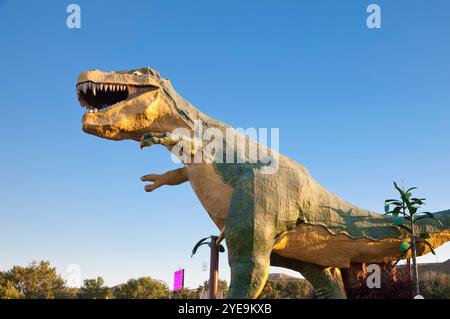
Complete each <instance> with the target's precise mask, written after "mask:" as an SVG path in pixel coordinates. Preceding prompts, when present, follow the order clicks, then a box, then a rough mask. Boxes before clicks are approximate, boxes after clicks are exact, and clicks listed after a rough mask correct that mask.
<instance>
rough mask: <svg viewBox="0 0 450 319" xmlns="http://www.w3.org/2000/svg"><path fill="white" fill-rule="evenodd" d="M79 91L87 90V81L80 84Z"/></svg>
mask: <svg viewBox="0 0 450 319" xmlns="http://www.w3.org/2000/svg"><path fill="white" fill-rule="evenodd" d="M81 91H83V93H86V91H87V83H83V84H81Z"/></svg>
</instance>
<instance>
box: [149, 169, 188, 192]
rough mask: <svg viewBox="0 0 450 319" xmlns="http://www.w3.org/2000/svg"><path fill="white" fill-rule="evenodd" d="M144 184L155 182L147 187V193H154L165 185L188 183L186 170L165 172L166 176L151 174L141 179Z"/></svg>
mask: <svg viewBox="0 0 450 319" xmlns="http://www.w3.org/2000/svg"><path fill="white" fill-rule="evenodd" d="M141 181H143V182H153V183H152V184H148V185H145V187H144V189H145V191H146V192H152V191H154V190H155V189H157V188H158V187H160V186H163V185H170V186H174V185H180V184H182V183H184V182H187V181H188V178H187V173H186V168H185V167H183V168H178V169H175V170H172V171H168V172H165V173H164V174H160V175H159V174H149V175H144V176H142V177H141Z"/></svg>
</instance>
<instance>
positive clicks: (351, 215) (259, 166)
mask: <svg viewBox="0 0 450 319" xmlns="http://www.w3.org/2000/svg"><path fill="white" fill-rule="evenodd" d="M77 95H78V99H79V102H80V104H81V106H83V107H86V108H87V112H86V113H85V114H84V115H83V120H82V123H83V130H84V131H85V132H86V133H89V134H93V135H96V136H99V137H102V138H106V139H111V140H125V139H131V140H135V141H141V146H150V145H153V144H161V145H164V146H165V147H167V148H168V149H169V150H170V151H172V152H174V150H173V149H174V145H175V144H176V142H179V141H181V140H183V139H185V140H189V139H192V138H193V134H194V125H195V123H200V125H201V126H202V127H203V128H215V129H216V130H219V132H225V130H227V129H229V128H230V127H229V126H227V125H225V124H223V123H221V122H218V121H216V120H214V119H212V118H210V117H208V116H206V115H205V114H203V113H201V112H200V111H198V110H197V109H196V108H194V107H193V106H192V105H191V104H190V103H189V102H187V101H186V100H184V99H183V98H182V97H181V96H180V95H178V94H177V93H176V92H175V90H174V89H173V87H172V85H171V84H170V82H169V81H168V80H167V79H165V78H163V77H162V76H160V74H159V73H158V72H156V71H155V70H152V69H150V68H141V69H137V70H131V71H116V72H101V71H97V70H93V71H86V72H83V73H81V74H80V76H79V77H78V81H77ZM179 128H182V129H183V130H184V132H186V133H185V134H184V136H183V135H182V136H177V137H174V135H171V132H173V131H174V130H175V129H179ZM236 134H237V135H236V138H240V137H242V135H241V134H240V133H236ZM224 135H225V134H224ZM141 138H142V140H141ZM244 139H245V141H246V142H247V143H248V144H249V145H250V146H251V145H253V146H254V145H256V146H258V147H262V146H261V145H258V144H257V143H256V142H254V141H253V140H249V139H248V138H246V137H244ZM231 141H232V142H230V141H229V140H227V141H225V142H224V143H225V144H227V143H234V141H235V140H234V139H233V140H231ZM250 146H247V147H250ZM262 148H263V147H262ZM266 150H267V149H266ZM178 151H179V150H178ZM202 151H203V150H202V149H196V148H192V149H191V150H189V152H187V153H186V151H185V150H183V151H182V152H181V153H178V154H176V155H177V156H178V157H180V158H181V159H182V160H183V164H184V165H183V168H180V169H176V170H173V171H170V172H167V173H164V174H162V175H156V174H150V175H146V176H143V177H142V180H143V181H150V182H153V183H152V184H150V185H147V186H146V187H145V189H146V190H147V191H153V190H155V189H156V188H158V187H160V186H162V185H178V184H181V183H183V182H186V181H189V182H190V184H191V186H192V188H193V190H194V192H195V193H196V195H197V197H198V198H199V200H200V202H201V203H202V205H203V206H204V208H205V209H206V211H207V212H208V214H209V216H210V217H211V218H212V220H213V221H214V223H215V224H216V225H217V227H218V228H219V229H220V230H223V231H224V235H225V239H226V243H227V247H228V257H229V258H228V259H229V264H230V267H231V283H230V290H229V297H230V298H256V297H257V296H258V295H259V293H260V292H261V290H262V288H263V287H264V284H265V282H266V279H267V276H268V272H269V266H270V265H274V266H280V267H286V268H290V269H293V270H296V271H299V272H300V273H301V274H302V275H303V276H304V277H305V278H306V279H308V280H309V281H310V282H311V284H312V285H313V286H314V287H315V289H316V294H317V296H319V297H322V298H345V290H344V289H343V288H344V285H343V282H342V276H341V271H340V270H341V269H345V268H348V267H350V264H351V263H363V262H364V263H386V262H391V261H393V260H395V259H396V258H397V257H398V255H399V245H400V243H401V242H402V241H403V240H404V239H405V238H406V236H407V234H406V233H404V232H403V231H400V230H399V229H398V228H396V227H393V226H392V218H391V217H386V216H383V215H380V214H376V213H372V212H369V211H367V210H364V209H361V208H358V207H356V206H354V205H351V204H349V203H347V202H346V201H344V200H342V199H341V198H339V197H338V196H336V195H335V194H333V193H331V192H329V191H328V190H326V189H325V188H324V187H322V186H321V185H319V183H318V182H316V181H315V180H314V179H313V178H312V177H311V175H310V174H309V173H308V171H307V170H306V169H305V168H304V167H303V166H301V165H300V164H298V163H297V162H295V161H293V160H291V159H289V158H287V157H285V156H283V155H279V154H278V153H276V152H275V151H273V150H270V149H268V152H269V153H268V154H272V155H277V154H278V155H279V156H278V158H277V161H278V162H277V169H276V170H275V171H274V172H272V173H270V174H269V173H267V172H264V169H266V168H267V165H268V163H267V162H263V161H256V162H255V161H253V162H250V161H248V160H243V161H242V160H240V161H239V160H237V155H236V154H233V155H234V159H235V160H236V161H235V162H231V163H230V162H225V163H224V162H222V161H217V160H215V159H216V157H214V158H213V159H212V160H211V159H210V160H209V161H202V162H193V161H190V160H187V159H192V158H193V157H194V156H195V155H196V154H198V153H201V152H202ZM186 154H187V155H186ZM271 158H275V157H271ZM435 217H436V218H435V220H433V219H429V220H428V219H424V220H422V221H420V222H419V223H418V227H419V228H420V230H421V231H427V232H428V233H430V234H431V237H432V238H431V239H430V242H431V243H432V245H433V246H434V247H437V246H439V245H441V244H442V243H444V242H446V241H448V240H450V230H449V229H450V211H449V210H448V211H443V212H439V213H436V214H435ZM437 220H439V222H437ZM417 248H418V254H419V255H423V254H426V253H427V252H428V251H429V250H428V247H426V246H421V245H419V246H418V247H417ZM407 257H408V256H407Z"/></svg>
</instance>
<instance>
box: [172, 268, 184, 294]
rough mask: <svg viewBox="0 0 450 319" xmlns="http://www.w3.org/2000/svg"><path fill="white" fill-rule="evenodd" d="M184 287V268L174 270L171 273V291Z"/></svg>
mask: <svg viewBox="0 0 450 319" xmlns="http://www.w3.org/2000/svg"><path fill="white" fill-rule="evenodd" d="M183 288H184V269H180V270H177V271H175V273H174V274H173V291H177V290H180V289H183Z"/></svg>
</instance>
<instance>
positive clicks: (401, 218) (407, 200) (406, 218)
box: [384, 182, 440, 295]
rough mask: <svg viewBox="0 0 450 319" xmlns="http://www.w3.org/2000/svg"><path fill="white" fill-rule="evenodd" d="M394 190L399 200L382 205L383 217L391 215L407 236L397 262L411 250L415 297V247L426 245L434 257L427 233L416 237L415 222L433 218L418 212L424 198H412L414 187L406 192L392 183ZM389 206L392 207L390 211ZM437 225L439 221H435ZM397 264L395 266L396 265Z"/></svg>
mask: <svg viewBox="0 0 450 319" xmlns="http://www.w3.org/2000/svg"><path fill="white" fill-rule="evenodd" d="M394 187H395V189H396V190H397V191H398V192H399V194H400V200H397V199H387V200H386V201H385V203H384V207H385V211H386V214H385V215H393V216H394V223H393V225H394V226H395V227H398V228H399V229H403V230H406V231H407V232H408V234H409V238H410V240H409V241H404V242H402V243H401V245H400V249H401V251H402V253H401V255H400V257H399V258H398V260H397V262H398V261H400V260H401V259H403V258H404V257H405V256H406V255H407V253H408V252H409V250H411V254H412V260H413V281H414V284H415V291H416V295H420V288H419V270H418V267H417V260H416V246H417V244H419V243H422V244H424V245H427V246H428V248H429V249H430V251H431V253H433V254H434V255H435V254H436V253H435V252H434V249H433V246H432V245H431V244H430V243H429V242H428V241H427V239H429V238H431V237H430V234H428V233H426V232H425V233H421V234H419V236H417V235H416V229H415V228H416V222H417V221H419V220H421V219H426V218H434V215H433V214H432V213H431V212H419V211H418V210H419V209H420V208H421V207H422V206H423V205H425V198H414V197H412V193H411V191H413V190H414V189H417V188H416V187H412V188H409V189H407V190H404V189H401V188H400V187H398V185H397V183H396V182H394ZM391 205H392V206H393V207H394V208H393V209H392V210H391ZM436 221H437V222H438V223H440V221H439V220H437V219H436ZM397 262H396V263H395V264H397Z"/></svg>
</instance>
